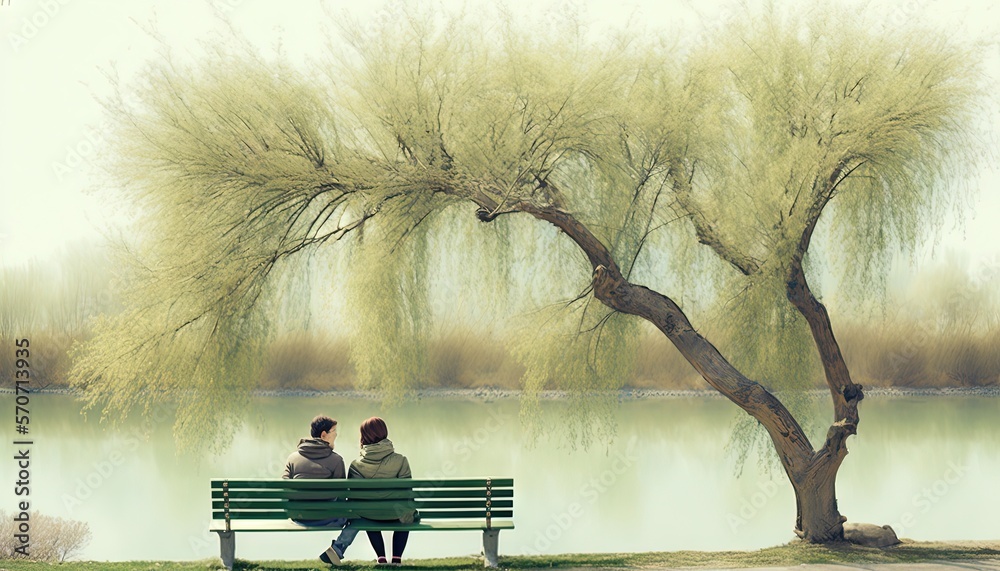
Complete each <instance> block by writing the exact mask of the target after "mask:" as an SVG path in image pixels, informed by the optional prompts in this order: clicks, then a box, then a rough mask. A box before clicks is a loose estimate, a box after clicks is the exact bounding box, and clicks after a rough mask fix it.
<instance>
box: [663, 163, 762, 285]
mask: <svg viewBox="0 0 1000 571" xmlns="http://www.w3.org/2000/svg"><path fill="white" fill-rule="evenodd" d="M670 175H671V178H672V179H673V182H674V196H675V197H676V203H677V206H679V207H680V210H681V211H682V212H683V213H684V214H685V215H687V217H688V218H690V219H691V223H692V224H693V225H694V231H695V234H696V235H697V236H698V242H700V243H702V244H704V245H706V246H708V247H709V248H711V249H712V250H713V251H714V252H715V253H716V254H718V255H719V257H720V258H722V259H723V260H725V261H727V262H729V263H730V264H731V265H732V266H733V267H734V268H736V269H737V270H739V271H740V273H742V274H743V275H747V276H749V275H751V274H754V273H756V272H757V270H759V269H760V264H759V263H758V262H757V261H756V260H754V259H753V258H751V257H750V256H748V255H746V254H744V253H743V252H740V251H739V249H738V248H737V247H736V246H735V245H733V244H726V243H724V242H723V240H722V237H721V236H720V234H719V232H718V230H716V228H715V226H713V225H712V223H711V221H709V219H708V216H706V215H705V213H704V212H703V211H702V210H701V208H699V207H698V204H697V203H696V201H695V199H694V196H693V195H692V192H691V179H692V178H693V172H692V173H688V172H687V171H686V169H684V168H683V167H682V166H681V165H680V164H679V163H678V164H675V165H673V166H671V168H670Z"/></svg>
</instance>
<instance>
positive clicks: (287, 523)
mask: <svg viewBox="0 0 1000 571" xmlns="http://www.w3.org/2000/svg"><path fill="white" fill-rule="evenodd" d="M352 526H353V527H356V528H357V529H381V530H384V531H433V530H438V531H463V530H468V531H479V530H484V529H486V523H485V522H460V521H433V522H423V521H421V522H420V523H413V524H404V523H386V522H370V523H365V522H364V521H361V520H358V521H357V522H355V523H354V524H352ZM490 528H491V529H500V530H503V529H514V522H511V521H496V520H494V521H493V522H492V525H491V526H490ZM225 529H226V525H225V522H223V521H218V520H217V521H213V522H212V523H211V525H210V526H209V531H224V530H225ZM230 529H231V530H232V531H239V532H244V531H324V530H325V531H331V530H332V531H336V530H339V529H340V528H339V527H313V526H305V525H301V524H298V523H295V522H293V521H291V520H289V519H284V520H275V521H233V522H231V523H230Z"/></svg>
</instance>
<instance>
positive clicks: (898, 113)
mask: <svg viewBox="0 0 1000 571" xmlns="http://www.w3.org/2000/svg"><path fill="white" fill-rule="evenodd" d="M817 14H818V15H817ZM487 21H488V18H484V17H483V16H482V15H479V14H476V15H470V16H463V15H459V16H437V15H433V14H419V13H411V12H408V11H407V10H406V9H400V10H398V11H397V12H395V13H393V14H391V15H390V16H389V17H388V18H387V19H386V20H385V21H383V22H382V23H381V24H380V25H378V26H375V27H371V28H368V27H364V26H360V25H356V24H353V23H346V24H344V25H343V26H341V30H340V32H341V34H342V35H343V36H345V37H346V38H347V39H348V41H349V42H350V44H351V46H352V48H353V51H352V52H350V53H345V52H344V51H342V50H340V49H338V48H334V49H333V52H331V55H330V57H329V58H327V59H326V60H323V61H320V62H316V65H315V66H314V68H313V70H312V71H311V72H305V71H303V70H300V69H295V68H293V67H291V66H290V65H289V64H287V63H285V62H283V61H280V60H279V61H264V60H262V59H261V58H260V56H258V55H256V54H255V52H254V51H253V50H252V49H251V48H250V47H248V46H239V49H238V50H237V49H232V50H230V49H217V48H209V49H208V50H207V53H206V55H205V56H204V57H203V58H201V59H200V60H199V63H197V64H195V65H190V66H184V65H180V64H178V63H174V62H172V61H171V59H170V58H169V57H167V58H166V59H165V61H164V62H161V63H159V64H156V65H153V66H151V67H150V68H149V70H148V71H147V72H146V73H145V74H144V75H143V77H144V83H143V84H142V85H141V86H139V87H138V88H137V89H136V90H135V91H133V90H132V88H129V89H128V96H127V97H126V96H125V95H124V94H123V96H122V98H121V99H119V100H116V101H112V102H109V107H110V110H111V112H112V113H113V114H115V115H116V116H117V117H118V118H119V119H120V125H119V129H118V130H117V131H116V133H115V137H114V139H113V147H112V148H113V156H112V165H111V168H112V172H114V173H115V174H116V175H117V176H118V178H119V182H120V184H121V185H122V186H123V187H124V188H126V189H127V192H128V193H129V195H130V196H131V197H133V198H134V200H135V202H136V204H137V205H138V206H139V207H141V209H142V212H143V215H144V218H143V221H142V222H143V231H144V236H145V239H144V241H143V242H142V243H141V244H140V245H139V246H138V247H137V249H136V252H135V256H134V258H135V259H134V263H132V264H130V266H129V267H131V268H132V270H131V274H130V277H129V280H130V281H129V287H128V298H127V299H126V312H125V313H124V314H123V315H122V316H121V317H119V318H114V319H110V320H108V321H107V322H106V323H104V324H103V325H102V326H100V327H99V329H98V335H97V338H96V339H95V340H94V342H92V343H90V344H88V345H87V346H86V347H84V349H83V350H82V351H81V353H80V359H79V361H78V363H77V367H76V369H75V378H76V380H77V383H78V385H79V386H81V387H85V388H86V389H87V395H88V397H87V398H88V399H90V402H91V403H92V404H94V405H98V404H102V405H104V406H106V407H108V409H107V410H126V409H128V407H130V406H132V405H134V404H136V403H141V404H150V403H152V402H154V401H155V400H156V399H157V398H159V397H161V396H179V397H181V409H180V411H179V413H178V415H179V416H178V428H180V429H182V430H187V431H188V432H197V431H201V430H202V429H203V428H204V429H207V430H204V431H203V432H205V433H208V432H212V431H213V430H219V429H221V428H222V427H224V426H227V423H229V422H232V421H235V420H236V419H238V417H239V416H238V415H239V412H238V411H239V410H241V408H242V407H244V406H245V405H246V395H247V392H246V391H247V389H249V388H252V387H253V386H254V383H255V382H256V375H255V373H254V371H256V370H257V369H258V368H259V363H258V362H257V361H258V358H257V356H258V355H260V354H261V353H262V349H263V345H264V344H265V342H266V340H267V337H268V331H269V324H270V321H271V320H272V319H274V315H275V311H276V309H275V308H276V307H281V304H280V303H277V301H280V295H281V289H280V288H281V286H280V284H281V283H282V281H283V280H282V279H280V278H281V274H282V272H298V271H302V264H301V263H296V262H297V261H300V260H301V258H302V257H303V256H304V252H306V251H309V249H311V248H317V247H318V246H321V245H323V244H331V243H333V242H336V241H338V240H342V239H344V241H346V242H347V243H348V244H347V245H348V246H349V248H339V247H338V248H336V249H332V248H317V249H315V250H314V251H315V253H316V254H317V255H319V254H322V255H330V256H333V255H347V256H350V263H349V264H346V265H342V266H339V267H346V268H347V270H346V272H344V273H345V274H346V275H343V276H338V278H342V279H343V280H345V281H346V283H347V288H346V289H347V291H348V296H349V300H350V305H349V313H350V316H351V317H350V319H351V321H352V327H350V329H351V330H352V331H353V333H354V335H355V337H354V339H353V340H352V360H353V362H354V364H355V366H356V368H357V370H358V373H359V379H360V381H361V383H362V385H363V386H365V387H367V388H371V389H375V390H378V391H380V392H381V394H382V395H383V397H384V398H385V399H386V400H387V401H391V400H394V399H396V398H398V397H399V396H401V395H404V394H405V393H406V391H407V389H408V388H409V387H412V386H414V384H415V383H419V382H420V380H421V377H422V375H424V374H425V361H426V359H425V357H424V355H425V352H426V351H425V348H426V341H427V336H428V335H429V333H430V332H431V331H433V326H432V324H431V323H430V322H429V319H430V318H431V317H432V316H433V314H434V311H433V310H432V308H431V307H430V295H429V294H430V292H431V290H432V289H433V288H435V287H439V286H440V284H441V281H442V280H443V279H448V278H447V276H441V275H440V274H439V273H438V272H437V271H436V269H437V268H439V267H442V266H451V267H453V266H454V264H455V261H454V260H455V259H458V260H459V262H458V263H459V264H462V263H464V262H462V261H461V260H463V257H466V256H471V257H474V258H475V259H474V261H473V262H470V263H469V264H468V266H467V268H468V270H469V271H470V272H473V273H474V274H476V275H481V276H482V283H479V284H476V285H477V287H481V288H483V289H484V290H485V291H487V292H491V293H487V295H486V296H485V297H487V298H489V299H493V300H500V299H501V298H502V297H504V296H503V294H500V293H496V292H503V291H510V290H511V289H514V290H517V291H520V290H519V289H518V288H519V287H520V285H521V284H523V285H525V286H529V287H527V289H532V287H533V285H534V284H536V283H538V282H542V283H544V289H545V290H546V295H544V296H540V297H539V298H538V299H537V301H538V305H542V306H546V307H548V306H549V305H550V304H553V302H555V301H557V300H562V301H564V302H565V301H566V300H568V299H571V298H573V297H575V296H578V295H580V296H582V297H583V298H586V299H589V291H588V289H587V288H588V284H589V277H590V272H591V268H590V267H589V266H588V265H587V264H586V259H585V257H584V256H582V255H581V254H580V252H579V250H578V249H576V248H575V246H574V245H572V244H571V243H570V242H569V241H567V240H565V239H564V237H562V236H561V235H559V234H557V233H555V232H553V230H551V229H548V228H546V229H545V230H539V229H532V230H528V228H530V227H531V226H530V225H531V224H535V225H536V226H537V221H534V220H530V219H528V217H527V215H525V214H518V215H514V216H513V217H512V218H511V220H509V221H505V220H503V219H502V218H499V219H497V220H494V221H493V222H491V223H490V224H489V225H486V226H483V225H481V224H478V223H477V224H468V223H464V224H456V223H455V222H454V220H449V219H450V218H454V217H456V216H459V217H462V216H466V217H468V218H469V219H470V220H472V219H473V214H474V210H473V209H472V208H469V207H468V201H466V200H464V199H480V198H484V197H485V199H487V200H488V201H489V203H490V204H496V205H497V206H496V208H495V209H494V212H492V213H488V214H489V215H493V214H496V215H503V214H508V213H509V212H510V211H514V212H516V211H518V210H524V209H525V208H526V207H530V208H549V207H555V208H559V209H561V210H564V211H566V212H569V213H571V214H572V215H573V216H574V217H575V218H576V219H577V220H579V221H580V222H582V223H583V224H585V225H586V226H587V227H588V228H589V229H590V230H591V231H592V232H593V233H594V235H595V236H596V237H597V238H599V239H600V240H601V241H602V242H603V243H604V244H606V245H607V246H608V247H609V249H611V251H612V254H613V255H614V257H615V259H616V261H617V263H618V264H619V265H620V267H621V268H622V271H623V273H625V274H626V275H628V276H629V277H630V278H632V279H633V280H634V281H637V282H639V281H645V280H647V279H648V280H649V281H648V282H646V283H649V284H650V285H653V286H655V287H658V288H665V289H666V291H665V293H667V294H668V295H672V294H673V292H672V291H670V288H676V289H677V290H679V293H681V295H680V297H679V298H678V299H681V300H682V301H685V300H688V299H692V300H695V299H696V300H698V301H699V302H700V303H698V304H697V305H696V307H699V308H710V307H713V306H714V308H715V312H713V313H706V314H702V315H700V316H696V317H702V318H703V319H705V318H706V316H712V320H711V321H712V322H711V323H709V328H710V329H711V330H712V331H719V332H722V333H725V335H724V338H725V339H726V341H725V342H724V343H722V344H721V345H722V346H723V348H724V350H725V352H726V353H727V354H729V355H731V356H732V358H733V359H734V361H736V362H737V363H738V364H739V365H740V366H742V367H745V369H746V371H747V372H748V373H749V374H750V375H751V376H752V377H754V378H759V379H760V380H762V381H763V382H765V383H766V384H767V385H768V386H771V387H774V388H789V387H791V386H793V385H795V384H796V383H799V384H801V383H802V382H803V381H805V382H808V381H809V380H811V379H812V378H813V377H814V376H815V375H816V374H817V367H816V358H815V348H814V347H812V346H811V343H810V340H809V338H808V336H807V335H808V332H807V331H806V329H805V327H804V324H803V322H802V320H801V319H800V318H799V317H798V315H797V313H796V312H794V310H792V309H791V308H790V306H788V302H787V301H786V300H785V299H784V294H783V292H784V284H785V280H786V277H787V271H788V268H789V267H790V265H791V263H792V261H793V260H794V259H795V258H796V256H797V255H799V256H801V254H802V252H797V248H799V246H800V243H801V236H802V233H803V231H804V230H805V229H806V228H808V227H809V224H810V220H815V217H816V216H818V214H819V212H822V211H823V208H824V207H825V206H826V200H821V198H822V197H823V194H824V193H825V192H828V191H830V190H831V185H832V184H833V183H837V184H836V185H835V189H836V191H835V192H833V193H832V196H827V197H826V199H828V200H831V202H830V203H831V205H834V206H836V208H835V209H834V210H832V211H831V212H832V213H833V214H834V216H833V217H832V218H831V217H830V216H825V217H823V218H822V219H821V223H822V224H823V225H830V227H831V229H832V234H831V236H833V239H834V240H836V241H837V247H836V248H831V249H834V250H837V251H842V252H844V253H845V256H846V259H850V260H852V261H853V262H856V263H857V266H858V267H859V268H861V271H859V272H858V274H857V276H858V277H859V280H856V281H861V282H867V281H868V280H867V278H868V277H870V276H871V275H873V271H874V270H875V269H877V268H878V264H877V262H878V261H879V260H881V259H884V258H883V256H885V255H886V254H887V253H888V252H891V251H892V250H893V249H894V248H898V247H910V246H913V245H914V244H915V243H916V241H917V240H918V239H919V238H920V237H921V236H922V235H923V234H924V230H925V229H926V228H928V227H932V226H933V225H934V221H935V220H938V216H939V214H940V212H941V209H942V208H943V207H946V206H947V205H949V204H950V202H949V199H950V196H951V195H950V194H948V190H947V187H946V186H945V185H943V184H942V183H943V181H945V180H946V179H948V178H950V176H951V175H952V174H953V173H954V172H957V171H960V170H961V169H962V168H963V167H966V166H968V164H970V163H969V162H968V159H970V158H972V157H970V156H969V153H968V149H969V148H970V146H969V144H968V143H969V142H970V141H969V140H968V139H967V133H969V132H970V130H969V128H968V122H969V120H970V119H971V113H972V109H973V108H972V106H971V102H972V101H973V99H974V97H975V96H976V84H975V81H974V80H975V79H976V78H975V73H976V71H975V66H974V64H973V62H974V61H975V59H974V57H972V56H971V54H970V53H967V52H965V51H963V50H962V49H960V48H957V47H955V46H954V45H953V44H952V43H950V42H948V41H946V40H944V39H940V38H939V37H938V36H936V35H932V34H928V33H926V32H922V33H920V35H913V34H908V33H900V34H892V35H886V36H882V35H878V34H875V33H872V32H871V31H869V30H866V29H865V28H864V27H863V25H861V24H857V23H854V21H853V18H851V19H846V20H845V19H843V18H837V19H835V20H834V19H833V17H832V16H825V15H823V14H819V13H817V12H815V11H813V12H810V14H809V19H808V20H807V19H805V18H800V17H797V16H794V15H783V14H776V13H763V14H747V17H746V18H744V19H743V20H741V22H739V23H737V24H735V25H733V26H730V27H727V28H726V29H725V30H723V31H722V33H721V35H720V36H719V37H714V38H710V41H708V42H707V43H706V44H705V45H703V46H697V47H696V49H694V50H693V51H691V52H690V53H689V52H686V51H681V50H679V49H676V47H675V46H671V45H670V44H669V43H668V42H666V41H664V40H662V39H659V38H656V37H653V36H652V35H648V34H646V35H643V34H640V35H639V36H638V37H629V36H627V35H625V34H622V35H619V36H616V37H611V38H607V39H604V40H596V41H595V40H591V39H589V38H588V35H587V33H586V31H585V30H583V29H582V28H581V27H580V26H579V25H578V23H577V22H576V21H575V20H574V19H573V18H572V17H569V18H566V19H560V18H554V19H553V20H552V21H551V22H549V25H548V26H546V27H545V28H544V30H541V29H528V30H524V29H521V28H520V27H518V26H516V25H515V24H514V19H513V18H511V17H507V18H502V19H500V22H499V23H498V24H492V25H489V24H487V23H485V22H487ZM848 173H849V176H847V175H848ZM844 176H846V178H843V177H844ZM828 181H829V184H828ZM687 185H690V189H689V190H687V191H685V188H687ZM457 202H462V204H456V203H457ZM942 205H944V206H942ZM481 214H487V213H481ZM828 218H830V220H828ZM689 221H693V222H696V223H698V222H701V223H702V227H703V230H702V231H704V228H709V229H710V231H711V232H712V233H713V234H714V236H713V238H714V243H713V244H712V248H713V249H712V250H709V249H708V248H705V247H703V246H698V245H697V243H696V240H695V238H696V236H695V233H694V232H692V224H689ZM484 236H486V238H484ZM441 250H446V254H442V252H441ZM709 252H710V253H709ZM484 253H485V255H484ZM522 253H523V254H522ZM442 255H447V256H448V257H449V260H448V262H443V261H442V260H443V258H442ZM522 255H523V257H522ZM465 259H467V258H465ZM722 260H726V262H723V261H722ZM740 260H742V261H743V262H744V265H745V266H746V265H753V266H754V267H753V268H752V271H750V272H749V273H750V274H751V275H750V276H749V277H746V276H744V275H743V274H741V273H739V272H736V271H734V270H733V267H732V265H738V264H739V263H740ZM811 262H812V263H815V264H820V263H825V262H826V261H825V260H812V261H811ZM730 264H732V265H730ZM525 268H532V269H534V268H538V272H537V275H534V272H533V273H532V275H530V276H529V277H527V278H525V277H524V276H523V272H524V271H525ZM512 286H513V287H512ZM528 295H530V294H525V296H528ZM717 299H719V300H722V301H723V302H727V301H728V302H729V303H728V304H723V305H719V304H714V303H713V302H715V301H716V300H717ZM507 301H512V300H510V299H508V300H507ZM563 305H565V308H563V307H561V306H551V307H548V308H547V309H545V310H543V311H540V312H538V313H534V314H529V315H531V317H532V318H533V319H534V320H535V323H536V324H535V327H534V330H533V331H532V332H531V334H530V335H528V334H524V335H521V336H519V337H518V338H516V339H515V340H514V345H515V346H517V350H516V352H517V354H518V355H519V356H520V358H521V360H522V362H523V363H524V364H525V365H526V367H527V371H528V372H527V374H526V377H525V379H524V382H525V388H526V389H527V390H528V393H529V395H530V394H536V393H537V391H538V390H539V389H540V388H541V387H543V386H546V385H551V386H555V387H559V388H566V389H572V390H574V391H575V394H578V395H589V394H592V393H594V392H596V391H606V390H608V389H615V388H618V387H620V386H621V383H622V382H623V380H624V375H625V374H626V373H627V371H628V369H629V363H630V355H631V351H632V347H634V346H635V343H634V341H635V338H636V335H637V331H638V325H637V324H635V323H633V320H630V319H627V318H624V317H623V316H614V317H612V318H611V319H610V320H605V317H606V313H605V311H606V310H605V309H604V308H603V306H600V305H599V304H598V303H597V302H594V301H592V300H591V301H590V302H583V303H580V302H576V303H565V304H563ZM692 305H694V304H692ZM497 307H498V310H500V309H502V304H499V305H498V306H497ZM539 322H541V323H544V324H545V326H544V327H538V323H539ZM530 402H531V401H530V399H529V403H530ZM580 402H581V403H591V404H581V405H580V406H581V407H587V406H590V407H592V409H593V410H590V409H586V408H584V409H582V410H583V411H584V412H585V413H587V414H581V415H578V416H579V417H582V418H590V417H589V414H590V413H591V412H594V411H597V412H601V411H607V410H609V409H608V406H607V404H608V403H607V402H604V404H593V403H595V402H597V401H586V400H581V401H580ZM222 405H225V406H222ZM526 410H528V411H530V406H529V407H528V408H526ZM602 414H603V413H602ZM603 418H609V416H608V415H606V414H605V415H604V416H603ZM600 424H601V423H600V422H597V423H594V422H589V421H588V422H584V423H582V424H578V425H575V426H574V425H572V424H571V430H574V431H575V432H573V437H574V441H575V439H576V438H577V437H579V439H580V440H582V441H584V442H586V441H589V440H590V439H593V438H597V437H600V436H601V435H602V434H604V435H606V434H608V433H609V432H608V431H605V432H601V430H603V429H599V428H598V429H597V432H594V430H595V427H599V426H600Z"/></svg>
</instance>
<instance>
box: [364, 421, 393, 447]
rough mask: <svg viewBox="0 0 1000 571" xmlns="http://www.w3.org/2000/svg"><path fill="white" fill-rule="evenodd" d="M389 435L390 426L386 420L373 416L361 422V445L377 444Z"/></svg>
mask: <svg viewBox="0 0 1000 571" xmlns="http://www.w3.org/2000/svg"><path fill="white" fill-rule="evenodd" d="M388 437H389V428H388V427H386V425H385V421H384V420H382V419H381V418H379V417H377V416H373V417H371V418H369V419H368V420H366V421H364V422H362V423H361V445H362V446H364V445H367V444H375V443H376V442H381V441H383V440H385V439H386V438H388Z"/></svg>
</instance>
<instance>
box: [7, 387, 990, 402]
mask: <svg viewBox="0 0 1000 571" xmlns="http://www.w3.org/2000/svg"><path fill="white" fill-rule="evenodd" d="M14 392H15V389H13V388H7V387H3V388H0V394H14ZM76 392H77V391H75V390H73V389H69V388H63V387H59V388H51V389H50V388H46V389H36V390H32V391H30V393H29V394H37V395H44V394H59V395H73V394H76ZM805 392H806V393H807V394H809V395H810V396H813V397H823V396H825V395H828V394H829V391H828V390H827V389H811V390H808V391H805ZM611 393H612V394H615V393H617V400H618V402H625V401H636V400H656V399H686V398H726V397H725V396H724V395H723V394H722V393H720V392H718V391H716V390H715V389H619V390H618V391H611ZM523 394H524V391H522V390H515V389H497V388H489V387H479V388H474V389H471V388H470V389H453V388H434V389H417V390H414V391H411V392H410V393H407V394H406V395H405V396H404V400H405V399H411V400H422V399H442V400H470V399H471V400H481V401H484V402H492V401H495V400H516V399H520V398H521V397H522V395H523ZM253 396H254V397H265V398H273V397H328V398H329V397H334V398H342V399H348V400H380V399H381V395H380V394H379V393H378V392H375V391H358V390H349V391H316V390H310V389H282V390H254V391H253ZM571 396H573V395H572V394H571V393H570V392H568V391H556V390H548V391H540V392H539V393H538V399H539V400H567V399H569V398H570V397H571ZM598 396H608V395H600V394H598ZM780 396H781V395H780V393H778V397H779V398H780ZM955 396H958V397H1000V386H988V387H939V388H897V387H888V388H886V387H871V388H866V389H865V398H877V399H881V398H903V397H955Z"/></svg>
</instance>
